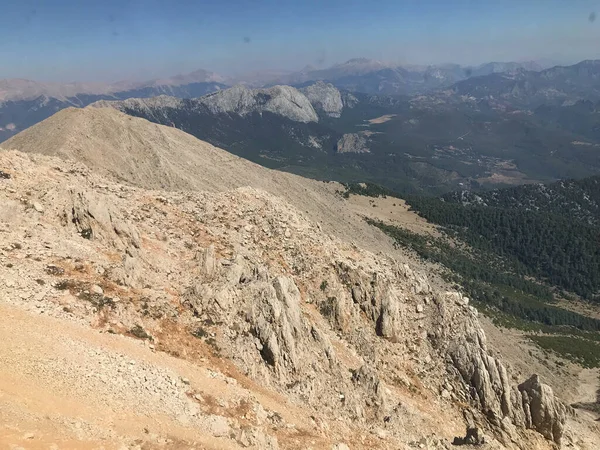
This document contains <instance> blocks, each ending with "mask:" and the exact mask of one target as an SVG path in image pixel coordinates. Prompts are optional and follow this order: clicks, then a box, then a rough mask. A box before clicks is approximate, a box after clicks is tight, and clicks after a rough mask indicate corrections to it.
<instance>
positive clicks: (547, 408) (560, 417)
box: [519, 375, 567, 446]
mask: <svg viewBox="0 0 600 450" xmlns="http://www.w3.org/2000/svg"><path fill="white" fill-rule="evenodd" d="M519 391H520V392H521V395H522V398H523V409H524V411H525V417H526V420H525V423H526V426H527V428H533V429H535V430H537V431H538V432H539V433H541V434H542V435H543V436H544V437H545V438H546V439H550V440H552V441H554V442H556V444H558V445H559V446H560V443H561V439H562V435H563V433H564V427H565V422H566V413H567V408H566V406H565V405H564V404H563V403H562V402H560V401H559V400H558V399H557V398H556V397H555V396H554V392H553V391H552V388H551V387H550V386H548V385H547V384H543V383H541V382H540V378H539V376H538V375H532V376H531V377H530V378H529V379H528V380H527V381H525V382H524V383H522V384H520V385H519Z"/></svg>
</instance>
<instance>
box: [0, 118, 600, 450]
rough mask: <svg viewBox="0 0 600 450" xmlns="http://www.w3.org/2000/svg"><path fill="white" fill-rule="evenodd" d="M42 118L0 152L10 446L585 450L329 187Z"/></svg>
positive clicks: (138, 123)
mask: <svg viewBox="0 0 600 450" xmlns="http://www.w3.org/2000/svg"><path fill="white" fill-rule="evenodd" d="M57 117H58V118H57ZM53 119H54V120H55V121H54V122H53V121H52V119H51V120H50V122H47V123H42V124H40V125H38V126H37V127H34V128H32V129H31V130H29V132H28V133H26V134H23V135H21V136H17V137H16V138H15V139H13V140H11V141H9V142H8V144H10V145H11V146H14V147H13V148H17V149H19V150H23V151H26V152H27V153H23V152H18V151H14V150H4V151H2V152H0V170H1V172H0V174H1V175H2V176H1V177H0V236H1V239H0V243H1V246H0V268H1V270H2V278H1V281H0V294H1V296H0V298H2V301H1V302H0V309H1V311H0V322H2V326H0V337H1V338H2V339H3V341H4V342H5V343H7V345H3V346H2V347H1V348H0V361H2V364H0V375H1V376H0V380H1V381H0V418H2V423H3V425H0V443H2V444H3V445H4V444H5V445H8V446H9V447H10V446H11V445H12V446H21V447H23V448H29V447H32V446H37V447H40V448H46V447H48V446H53V448H73V447H89V448H97V447H100V446H102V447H104V448H123V446H125V447H127V448H148V449H150V448H256V449H276V448H280V449H306V448H313V449H321V448H323V449H337V450H343V449H348V448H350V449H357V448H369V449H371V448H374V449H376V448H381V449H398V448H406V449H410V448H431V449H435V448H440V449H442V448H452V443H454V444H455V445H466V446H472V445H483V447H482V448H490V449H500V448H515V449H516V448H520V449H546V448H553V447H556V446H559V445H562V446H563V447H565V448H581V449H593V448H597V446H598V440H597V434H596V437H594V433H597V432H598V426H597V424H596V425H595V424H593V422H590V421H589V420H588V419H587V418H584V417H580V416H579V415H578V413H576V412H575V411H574V410H573V409H571V408H570V407H569V406H566V405H565V404H564V403H563V402H562V401H561V400H560V399H558V398H557V397H555V395H554V394H553V390H552V388H551V387H550V386H548V385H546V384H544V383H543V380H540V379H539V377H538V376H537V375H533V374H531V377H529V378H528V379H523V378H521V379H518V378H517V377H516V375H515V374H514V373H513V372H512V371H511V369H510V367H508V366H507V365H506V364H505V363H503V362H502V359H501V357H500V356H499V355H497V354H495V353H493V352H492V351H491V350H490V349H489V348H488V344H487V343H486V336H485V334H484V332H483V331H482V329H481V326H480V324H479V321H478V317H477V316H478V314H477V311H476V310H475V309H474V308H473V307H472V306H470V305H469V299H468V298H465V297H464V296H463V295H462V294H461V293H460V292H456V291H454V290H452V289H450V288H448V287H447V286H446V285H445V284H444V283H443V282H442V281H441V280H439V279H438V278H437V277H436V276H435V274H433V273H431V272H426V266H424V265H423V263H421V262H419V261H417V260H414V259H413V258H412V257H411V256H410V255H407V254H404V253H402V252H400V251H398V250H395V249H393V247H392V246H391V242H390V241H389V240H388V239H387V238H386V237H385V236H384V235H383V234H381V233H380V232H379V231H378V230H376V229H374V228H372V227H369V226H368V225H366V224H365V222H364V221H363V220H362V218H361V217H359V216H357V215H355V214H354V213H353V212H352V211H351V210H347V209H344V203H343V200H341V199H340V198H337V197H336V194H335V190H336V189H337V188H338V187H337V186H336V185H335V184H333V183H329V184H328V183H318V182H314V181H307V180H304V179H302V178H300V177H295V176H293V175H289V174H281V173H277V172H272V171H268V170H266V169H263V168H260V167H258V166H256V165H254V164H251V163H248V162H245V161H243V160H241V159H239V158H235V157H233V156H231V155H229V154H227V153H225V152H223V151H222V150H219V149H217V148H214V147H212V146H210V145H208V144H205V143H202V142H200V141H197V140H195V139H194V138H193V137H191V136H188V135H185V133H183V132H181V131H179V130H176V129H173V128H169V127H164V126H159V125H154V124H150V123H149V122H146V121H144V120H142V119H135V118H129V117H127V116H124V115H122V114H120V113H118V112H117V111H114V110H112V109H105V110H104V109H88V110H68V111H64V112H62V113H60V114H59V115H58V116H55V117H54V118H53ZM109 131H111V132H110V133H109ZM4 148H7V147H6V146H4ZM39 152H44V153H47V154H46V155H40V154H39ZM119 158H121V159H119ZM200 161H203V162H204V167H203V168H202V167H200V166H198V165H196V164H200ZM185 162H187V165H186V164H185ZM144 164H151V165H150V166H145V165H144ZM138 167H139V170H137V168H138ZM136 173H137V174H138V176H137V178H136V177H132V174H136ZM16 329H19V330H23V331H19V333H18V334H16V333H14V332H10V331H9V330H16ZM40 386H44V389H40ZM467 448H468V447H467Z"/></svg>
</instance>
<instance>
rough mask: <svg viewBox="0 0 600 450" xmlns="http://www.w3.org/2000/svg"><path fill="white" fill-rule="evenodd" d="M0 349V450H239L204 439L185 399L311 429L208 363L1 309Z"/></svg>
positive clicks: (280, 404) (302, 415)
mask: <svg viewBox="0 0 600 450" xmlns="http://www.w3.org/2000/svg"><path fill="white" fill-rule="evenodd" d="M0 341H1V342H2V345H1V346H0V448H15V449H16V448H27V449H30V448H31V449H38V448H39V449H42V448H43V449H48V448H52V449H66V448H78V449H79V448H83V449H85V448H90V449H91V448H106V449H112V448H115V449H117V448H123V447H122V446H123V445H126V446H129V445H131V444H132V443H144V447H143V448H148V449H151V448H202V449H234V448H240V447H239V446H238V445H237V444H236V443H235V442H234V441H232V440H230V439H226V438H217V437H213V436H211V435H210V433H207V432H206V426H210V423H207V422H206V420H205V419H206V417H209V418H210V416H201V415H199V416H198V417H199V418H200V419H199V420H201V421H200V422H199V421H198V420H196V417H195V415H194V410H195V409H196V410H200V409H203V405H200V404H198V403H199V402H198V401H196V400H195V399H194V398H193V397H192V396H190V392H193V393H194V395H195V394H200V395H201V396H202V397H203V398H215V397H217V398H219V399H221V400H224V401H231V402H232V403H233V401H234V399H236V398H237V399H239V398H249V399H252V401H254V402H255V401H258V402H260V404H261V405H264V408H265V409H268V410H276V411H277V412H278V413H280V414H281V416H282V417H283V418H284V419H285V420H286V421H287V422H291V423H293V424H294V428H296V429H297V430H303V429H304V430H307V429H308V428H309V427H310V425H309V424H308V414H307V413H306V412H304V411H301V410H297V409H296V408H295V407H294V406H292V405H288V404H286V402H285V400H284V399H282V398H281V397H280V396H278V395H277V394H274V393H270V392H268V391H266V390H264V389H261V388H260V387H257V386H254V387H253V386H250V385H249V384H252V382H251V381H249V380H247V379H242V378H243V377H240V381H239V382H238V381H237V380H235V381H232V379H231V378H229V377H227V376H224V375H223V374H222V373H221V372H219V371H218V369H217V368H216V367H215V366H214V364H212V363H213V361H210V366H211V368H208V367H202V366H200V365H198V364H194V363H191V362H188V361H185V360H182V359H177V358H174V357H171V356H169V355H168V354H166V353H162V352H154V351H153V350H152V349H151V348H150V347H149V346H148V345H147V344H144V343H143V342H142V341H138V340H135V339H131V338H127V337H124V336H120V335H112V334H103V333H100V332H98V331H97V330H94V329H92V328H89V327H86V326H85V325H80V324H77V323H73V322H70V321H66V320H61V319H57V318H53V317H48V316H44V315H42V314H38V315H36V314H35V313H31V312H27V311H23V310H21V309H19V308H18V307H14V306H8V305H6V304H4V303H1V302H0ZM230 374H231V373H230ZM180 380H185V383H181V381H180ZM188 381H189V384H187V383H188ZM159 384H160V386H158V385H159ZM165 385H166V386H167V388H166V391H165V390H164V386H165ZM157 387H159V388H160V389H157ZM246 387H251V388H252V392H250V391H248V390H247V389H246ZM236 412H237V413H239V411H231V416H232V417H233V416H234V415H235V413H236ZM227 437H229V436H227ZM281 438H283V439H284V440H285V437H284V436H281ZM316 441H317V442H318V441H319V439H318V438H317V439H316ZM125 448H128V447H125ZM288 448H290V447H288Z"/></svg>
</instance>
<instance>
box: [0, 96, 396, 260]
mask: <svg viewBox="0 0 600 450" xmlns="http://www.w3.org/2000/svg"><path fill="white" fill-rule="evenodd" d="M2 148H5V149H10V150H19V151H22V152H26V153H41V154H45V155H50V156H58V157H60V158H63V159H71V160H74V161H80V162H82V163H84V164H86V165H87V166H88V167H90V168H92V169H93V170H94V171H98V172H99V173H101V174H104V175H108V176H111V177H113V178H114V179H116V180H118V181H120V182H123V183H127V184H131V185H135V186H139V187H143V188H147V189H165V190H171V191H172V190H200V191H208V192H221V191H225V190H229V189H233V188H238V187H243V186H252V187H255V188H258V189H263V190H265V191H267V192H269V193H271V194H273V195H275V196H278V197H282V198H284V199H286V200H287V201H288V202H289V203H290V204H292V205H294V206H295V207H296V208H298V209H299V210H300V211H303V212H306V213H307V214H308V215H309V216H310V217H311V218H312V219H313V220H315V221H316V222H319V223H320V224H321V225H322V226H323V227H324V228H325V231H326V232H328V233H332V234H335V235H337V236H339V237H343V238H345V239H348V240H356V241H360V242H364V243H366V245H368V246H369V248H373V249H378V250H386V251H393V249H392V247H391V245H388V242H389V241H388V238H387V237H386V236H385V235H384V234H383V233H380V232H379V231H378V230H376V229H374V228H373V227H369V226H367V225H366V224H364V222H363V221H362V220H357V219H356V216H355V215H354V214H353V213H352V212H350V211H349V210H348V209H347V208H346V206H345V204H344V202H343V201H342V200H341V199H340V198H339V196H337V195H336V194H335V192H336V190H338V189H340V190H341V189H342V187H341V186H340V185H339V184H337V183H323V182H319V181H314V180H309V179H306V178H302V177H299V176H297V175H292V174H288V173H284V172H279V171H275V170H269V169H266V168H264V167H262V166H259V165H258V164H254V163H252V162H250V161H247V160H245V159H242V158H239V157H237V156H234V155H232V154H231V153H228V152H226V151H224V150H221V149H219V148H216V147H214V146H212V145H210V144H208V143H206V142H203V141H200V140H199V139H197V138H195V137H193V136H191V135H189V134H187V133H185V132H183V131H181V130H178V129H176V128H171V127H166V126H163V125H157V124H153V123H151V122H148V121H147V120H144V119H139V118H134V117H130V116H127V115H125V114H123V113H121V112H119V111H117V110H115V109H113V108H92V107H90V108H84V109H77V108H68V109H65V110H62V111H60V112H58V113H56V114H55V115H54V116H52V117H50V118H49V119H46V120H45V121H43V122H41V123H39V124H37V125H34V126H33V127H31V128H29V129H27V130H25V131H23V132H22V133H19V134H18V135H16V136H14V137H13V138H12V139H9V140H8V141H6V142H4V143H2Z"/></svg>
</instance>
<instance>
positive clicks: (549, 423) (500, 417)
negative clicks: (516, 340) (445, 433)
mask: <svg viewBox="0 0 600 450" xmlns="http://www.w3.org/2000/svg"><path fill="white" fill-rule="evenodd" d="M471 331H472V332H471V334H467V335H466V336H465V337H466V342H460V343H459V342H456V343H455V345H454V347H453V348H451V349H450V356H451V358H452V361H453V364H454V366H455V367H456V368H457V369H458V371H459V372H460V374H461V376H462V378H463V380H464V381H465V382H467V383H468V384H469V385H470V386H471V387H472V391H471V395H472V398H473V399H474V400H475V401H476V404H477V405H478V406H479V408H481V410H482V411H483V413H484V414H485V415H486V417H487V418H488V420H489V421H490V422H491V423H492V424H493V425H495V426H498V427H502V428H503V429H506V428H507V426H506V425H505V424H506V420H508V423H509V424H513V425H516V426H518V427H523V428H528V429H534V430H537V431H538V432H540V433H541V434H542V435H543V436H544V437H546V438H547V439H550V440H552V441H554V442H556V443H557V444H560V442H561V438H562V435H563V431H564V425H565V421H566V406H565V405H564V404H563V403H562V402H560V400H558V399H557V398H556V397H555V396H554V393H553V391H552V389H551V388H550V386H548V385H545V384H542V383H541V382H540V380H539V377H538V376H537V375H533V376H532V377H531V378H530V379H529V380H527V381H525V382H524V383H522V384H520V385H519V386H511V385H510V383H509V379H508V375H507V371H506V368H505V367H504V365H503V364H502V363H501V362H500V360H498V359H496V358H494V357H493V356H491V355H489V354H488V353H487V348H486V344H485V335H484V333H483V331H482V330H481V329H480V328H473V329H472V330H471ZM509 426H510V425H509Z"/></svg>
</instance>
